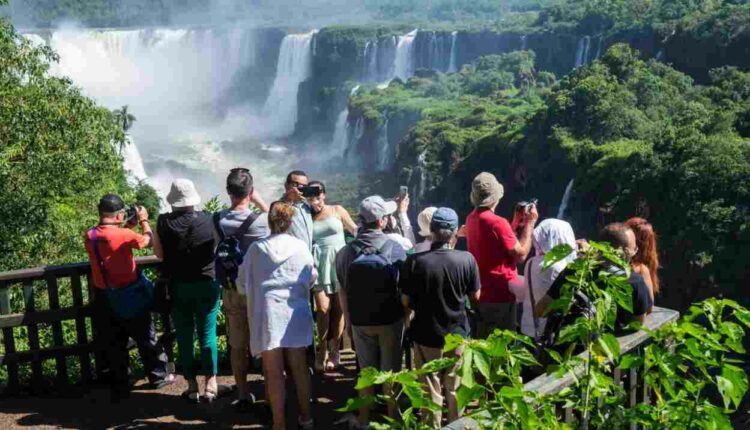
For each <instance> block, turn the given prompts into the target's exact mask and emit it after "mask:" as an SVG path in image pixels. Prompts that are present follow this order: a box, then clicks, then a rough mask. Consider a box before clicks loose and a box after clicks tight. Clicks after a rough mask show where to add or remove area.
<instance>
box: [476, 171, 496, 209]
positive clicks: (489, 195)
mask: <svg viewBox="0 0 750 430" xmlns="http://www.w3.org/2000/svg"><path fill="white" fill-rule="evenodd" d="M503 194H504V189H503V185H502V184H501V183H500V182H498V181H497V178H496V177H495V175H493V174H492V173H487V172H482V173H480V174H478V175H477V177H476V178H474V180H473V181H472V183H471V204H473V205H474V206H475V207H478V208H485V207H490V206H492V205H494V204H495V203H497V202H499V201H500V199H502V198H503Z"/></svg>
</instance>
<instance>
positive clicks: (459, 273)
mask: <svg viewBox="0 0 750 430" xmlns="http://www.w3.org/2000/svg"><path fill="white" fill-rule="evenodd" d="M457 230H458V215H456V212H455V211H453V209H449V208H439V209H438V210H437V211H435V213H434V214H433V216H432V221H431V222H430V231H431V232H432V238H433V240H432V246H431V249H430V250H429V251H427V252H423V253H418V254H414V255H411V256H410V257H409V258H408V259H407V260H406V263H405V264H404V265H403V266H402V269H401V275H400V281H399V285H400V286H401V291H402V294H403V297H402V298H403V301H404V305H405V306H408V307H409V308H410V309H412V310H414V320H413V321H412V322H411V325H410V329H409V332H410V334H411V338H412V340H413V341H414V360H415V364H416V366H417V367H421V366H423V365H424V364H425V363H427V362H429V361H432V360H435V359H438V358H441V357H443V346H444V345H445V336H446V335H448V334H451V333H453V334H458V335H461V336H468V335H469V322H468V318H467V315H466V307H465V306H466V298H467V297H470V298H471V300H473V301H474V302H476V301H478V300H479V289H480V283H479V269H478V267H477V263H476V261H475V260H474V257H473V256H472V255H471V254H470V253H468V252H465V251H456V250H453V249H452V246H453V245H454V244H455V241H456V232H457ZM460 353H461V351H455V352H454V353H453V354H454V355H460ZM456 371H457V368H456V367H454V368H450V369H446V370H444V371H442V372H438V373H434V374H430V375H425V376H422V377H421V378H422V382H424V383H426V385H427V386H428V388H429V390H430V396H431V397H432V401H433V402H435V403H436V404H438V405H442V404H443V400H444V399H446V400H447V407H448V421H449V422H452V421H455V420H457V419H458V404H457V403H456V390H457V389H458V387H459V385H460V383H461V381H460V378H459V377H458V376H457V374H456ZM443 386H444V388H445V391H446V393H445V394H446V395H445V397H444V396H443ZM428 415H429V416H427V415H426V416H425V418H426V419H429V420H430V421H428V423H429V424H432V426H434V427H435V428H439V427H441V418H442V414H441V413H440V412H437V413H435V414H432V415H430V414H428Z"/></svg>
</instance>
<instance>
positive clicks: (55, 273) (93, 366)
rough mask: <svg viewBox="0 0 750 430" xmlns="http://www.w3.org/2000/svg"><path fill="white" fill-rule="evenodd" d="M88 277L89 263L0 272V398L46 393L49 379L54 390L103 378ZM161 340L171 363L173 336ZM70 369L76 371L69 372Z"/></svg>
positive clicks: (149, 260) (148, 261)
mask: <svg viewBox="0 0 750 430" xmlns="http://www.w3.org/2000/svg"><path fill="white" fill-rule="evenodd" d="M137 262H138V266H139V268H141V269H150V268H155V267H156V266H158V264H159V260H158V259H157V258H156V257H141V258H138V259H137ZM90 276H91V270H90V266H89V264H88V263H77V264H68V265H64V266H45V267H37V268H34V269H23V270H16V271H11V272H3V273H0V331H1V332H2V349H3V351H2V354H1V355H0V369H2V368H4V370H5V371H6V372H7V375H6V376H7V383H6V385H5V387H3V393H4V394H8V393H12V392H16V391H17V390H19V389H30V390H31V391H33V392H41V391H46V390H48V389H49V388H50V379H51V380H52V381H53V382H54V384H53V386H58V387H59V386H65V385H68V384H70V383H86V382H90V381H92V380H93V379H94V378H95V377H96V376H97V375H99V374H100V373H101V371H102V360H100V359H98V356H99V351H97V348H96V345H98V343H97V340H98V335H97V334H98V332H99V330H97V327H96V325H97V321H96V318H93V312H92V310H93V305H92V303H91V301H92V298H93V292H92V288H93V284H92V282H91V280H90ZM61 299H62V300H61ZM157 321H158V322H159V323H160V327H162V328H163V329H165V330H164V331H166V332H167V333H170V332H171V327H170V322H169V318H165V315H161V316H160V318H159V319H157ZM64 326H65V328H66V329H67V330H63V327H64ZM50 332H51V333H50ZM73 333H75V335H74V336H73ZM50 334H51V336H50ZM50 337H51V339H50ZM163 340H164V341H166V342H169V345H165V347H166V348H167V350H168V351H169V352H170V358H171V351H172V348H171V336H166V337H165V338H164V339H163ZM49 361H54V371H53V372H52V373H53V375H50V369H51V366H49V365H48V366H45V363H46V362H49ZM23 367H26V368H23ZM29 367H30V369H29ZM71 368H75V369H76V370H78V371H76V372H71ZM21 370H23V371H21ZM27 376H28V378H27Z"/></svg>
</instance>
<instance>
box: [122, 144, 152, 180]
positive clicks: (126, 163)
mask: <svg viewBox="0 0 750 430" xmlns="http://www.w3.org/2000/svg"><path fill="white" fill-rule="evenodd" d="M125 140H126V142H125V144H124V145H123V147H122V167H123V168H124V169H125V171H126V172H127V173H128V179H130V180H131V182H134V183H138V182H140V181H144V180H146V178H147V177H148V176H147V175H146V169H145V168H144V167H143V158H141V153H140V151H138V147H137V146H135V142H133V139H132V138H131V137H130V136H129V135H125Z"/></svg>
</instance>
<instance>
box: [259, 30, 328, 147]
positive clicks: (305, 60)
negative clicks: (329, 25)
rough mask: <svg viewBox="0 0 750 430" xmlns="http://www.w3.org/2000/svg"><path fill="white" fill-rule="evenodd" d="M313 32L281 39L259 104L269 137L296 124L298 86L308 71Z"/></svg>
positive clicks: (291, 129)
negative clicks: (270, 82)
mask: <svg viewBox="0 0 750 430" xmlns="http://www.w3.org/2000/svg"><path fill="white" fill-rule="evenodd" d="M316 32H317V31H311V32H309V33H306V34H289V35H287V36H286V37H284V40H283V41H282V42H281V50H280V51H279V61H278V65H277V68H276V79H275V80H274V82H273V87H272V88H271V93H270V94H269V96H268V99H267V100H266V104H265V106H264V107H263V114H264V116H265V117H266V118H267V119H268V123H269V125H268V131H269V134H270V135H271V136H274V137H284V136H289V135H291V134H292V133H293V132H294V126H295V125H296V123H297V93H298V91H299V85H300V84H301V83H302V82H303V81H304V80H306V79H307V78H309V77H310V72H311V71H312V49H311V48H312V41H313V38H314V37H315V33H316Z"/></svg>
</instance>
